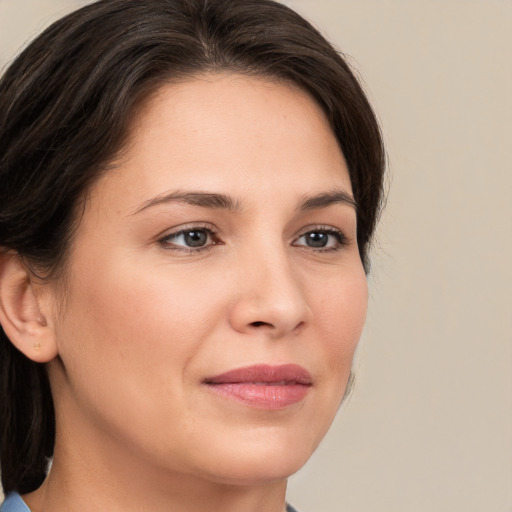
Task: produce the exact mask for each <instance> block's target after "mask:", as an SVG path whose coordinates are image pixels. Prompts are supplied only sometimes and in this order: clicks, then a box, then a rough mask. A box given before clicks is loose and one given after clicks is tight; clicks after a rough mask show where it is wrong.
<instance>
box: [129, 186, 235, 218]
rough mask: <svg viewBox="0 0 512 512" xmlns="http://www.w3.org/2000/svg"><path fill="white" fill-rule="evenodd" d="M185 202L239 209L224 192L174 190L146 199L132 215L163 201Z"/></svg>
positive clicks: (216, 207) (225, 208)
mask: <svg viewBox="0 0 512 512" xmlns="http://www.w3.org/2000/svg"><path fill="white" fill-rule="evenodd" d="M172 202H178V203H185V204H190V205H193V206H201V207H203V208H213V209H222V210H229V211H238V210H240V205H239V203H238V201H234V200H233V199H232V198H231V197H229V196H226V195H224V194H216V193H213V192H200V191H198V192H183V191H179V190H178V191H174V192H170V193H168V194H164V195H161V196H157V197H154V198H152V199H149V200H148V201H144V202H143V203H142V204H141V205H140V206H138V207H137V208H136V209H135V211H134V212H133V214H132V215H135V214H137V213H140V212H142V211H144V210H147V209H148V208H151V207H152V206H156V205H159V204H164V203H172Z"/></svg>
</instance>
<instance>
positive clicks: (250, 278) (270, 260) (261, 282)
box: [232, 240, 308, 336]
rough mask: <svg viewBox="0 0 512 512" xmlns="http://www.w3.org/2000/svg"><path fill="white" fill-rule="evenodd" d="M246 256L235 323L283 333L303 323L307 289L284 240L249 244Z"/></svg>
mask: <svg viewBox="0 0 512 512" xmlns="http://www.w3.org/2000/svg"><path fill="white" fill-rule="evenodd" d="M244 260H245V263H244V264H243V265H242V267H243V269H242V272H243V276H241V278H240V279H241V281H243V282H244V286H242V287H241V292H240V295H239V297H238V301H237V304H236V305H235V308H234V311H233V319H232V320H233V324H234V326H235V327H236V328H237V329H238V330H243V331H254V330H255V329H258V330H266V331H268V332H269V333H272V334H273V335H275V336H282V335H284V334H286V333H287V332H292V331H294V330H295V329H297V328H298V327H299V326H300V325H302V324H303V323H304V322H305V321H306V318H307V315H308V304H307V300H306V296H305V293H304V292H305V290H304V289H303V286H302V283H301V279H300V274H299V273H298V272H297V269H295V268H294V266H293V264H292V261H291V260H290V254H289V251H287V247H286V245H285V244H284V243H283V241H282V240H279V241H274V242H273V243H266V244H257V246H256V247H254V246H253V247H251V248H247V251H246V252H245V254H244Z"/></svg>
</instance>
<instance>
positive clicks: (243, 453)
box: [202, 429, 320, 485]
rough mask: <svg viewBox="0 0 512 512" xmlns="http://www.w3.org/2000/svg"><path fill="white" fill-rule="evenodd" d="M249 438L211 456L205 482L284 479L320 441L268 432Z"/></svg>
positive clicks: (299, 465) (232, 482)
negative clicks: (208, 480)
mask: <svg viewBox="0 0 512 512" xmlns="http://www.w3.org/2000/svg"><path fill="white" fill-rule="evenodd" d="M260 434H264V435H262V436H258V435H254V434H253V435H252V436H249V437H250V438H252V439H247V436H241V437H245V439H238V441H236V442H233V443H230V445H229V446H226V447H224V449H223V450H219V451H218V452H216V453H214V452H213V450H212V451H211V452H210V457H209V460H208V461H205V460H203V461H202V462H203V464H204V463H205V462H206V464H205V465H203V469H206V467H205V466H208V469H207V473H209V479H212V480H215V481H217V482H219V483H224V484H228V485H256V484H260V485H261V484H265V483H270V482H275V481H278V480H284V479H287V478H288V477H289V476H291V475H293V474H294V473H296V472H297V471H298V470H299V469H301V468H302V466H304V464H305V463H306V462H307V461H308V459H309V458H310V457H311V455H312V454H313V452H314V450H315V448H316V447H317V445H318V443H319V442H320V439H318V440H314V441H313V440H312V439H306V438H305V436H304V435H302V436H293V435H291V434H288V435H286V436H284V435H283V432H272V429H269V431H267V432H265V433H262V432H260Z"/></svg>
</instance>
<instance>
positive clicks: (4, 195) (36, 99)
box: [0, 0, 385, 493]
mask: <svg viewBox="0 0 512 512" xmlns="http://www.w3.org/2000/svg"><path fill="white" fill-rule="evenodd" d="M226 70H227V71H232V72H235V73H248V74H254V75H262V76H266V77H270V78H274V79H279V80H284V81H289V82H292V83H294V84H297V85H298V86H300V87H301V88H302V89H304V90H305V91H307V92H308V93H309V94H310V95H311V96H312V97H313V98H315V99H316V101H317V102H318V103H319V104H320V106H321V107H322V108H323V110H324V112H325V114H326V116H327V118H328V120H329V122H330V124H331V127H332V130H333V132H334V133H335V135H336V137H337V139H338V141H339V144H340V147H341V149H342V151H343V154H344V156H345V159H346V161H347V165H348V168H349V173H350V179H351V183H352V188H353V193H354V197H355V200H356V202H357V238H358V244H359V251H360V255H361V259H362V261H363V264H364V265H365V268H366V269H367V270H368V259H367V253H368V245H369V242H370V240H371V237H372V234H373V231H374V228H375V224H376V221H377V217H378V213H379V210H380V204H381V199H382V180H383V172H384V160H385V158H384V149H383V145H382V139H381V134H380V131H379V127H378V124H377V122H376V119H375V116H374V113H373V111H372V109H371V107H370V105H369V103H368V101H367V99H366V97H365V95H364V93H363V91H362V89H361V87H360V85H359V84H358V82H357V80H356V79H355V78H354V75H353V74H352V72H351V71H350V69H349V67H348V65H347V64H346V62H345V60H344V59H343V58H342V56H341V55H340V54H339V53H338V52H336V51H335V50H334V49H333V48H332V46H331V45H330V44H329V43H328V42H327V41H326V40H325V39H324V38H323V37H322V36H321V35H320V34H319V33H318V31H317V30H316V29H315V28H313V27H312V26H311V25H310V24H309V23H308V22H307V21H305V20H304V19H303V18H301V17H300V16H299V15H298V14H296V13H295V12H293V11H292V10H291V9H289V8H287V7H286V6H284V5H282V4H279V3H277V2H274V1H272V0H100V1H98V2H95V3H93V4H91V5H88V6H86V7H84V8H82V9H80V10H78V11H76V12H74V13H72V14H70V15H68V16H66V17H65V18H62V19H61V20H59V21H57V22H56V23H55V24H53V25H52V26H51V27H49V28H48V29H47V30H46V31H45V32H44V33H43V34H42V35H40V36H39V37H38V38H37V39H36V40H35V41H34V42H33V43H32V44H31V45H30V46H29V47H28V48H27V49H26V50H25V51H23V52H22V53H21V55H20V56H19V57H18V58H17V59H16V60H15V61H14V62H13V63H12V65H11V66H10V67H9V68H8V69H7V71H6V72H5V74H4V76H3V77H2V79H1V81H0V184H1V186H0V247H3V248H4V250H12V251H15V252H17V253H18V254H19V255H20V256H22V257H23V258H24V260H25V261H27V262H29V264H30V265H31V267H32V268H34V269H38V270H37V271H38V272H39V273H42V274H45V275H46V276H50V275H52V274H54V273H55V272H57V271H58V270H59V269H61V268H62V265H63V262H64V261H65V255H66V249H67V248H68V246H69V244H70V239H71V234H72V231H73V229H72V228H73V226H74V224H76V222H77V212H76V211H77V205H78V204H79V201H80V198H81V197H83V195H84V193H85V192H86V191H87V189H88V187H90V185H91V184H92V183H93V182H94V180H96V179H97V178H98V176H99V175H100V174H101V173H102V172H108V163H109V161H111V160H112V159H113V158H114V157H115V155H116V153H118V151H119V150H120V149H121V148H122V144H123V142H124V140H125V137H126V132H127V129H128V124H129V121H130V118H131V117H132V116H133V115H134V111H135V107H136V105H137V104H139V103H140V101H141V100H144V99H145V98H147V97H148V96H149V95H150V94H151V93H152V92H153V91H155V90H156V89H157V88H158V87H159V86H161V85H163V84H164V83H166V82H169V81H172V80H176V79H180V78H184V77H188V76H190V77H192V76H194V75H195V74H198V73H204V72H208V71H213V72H214V71H226ZM78 220H79V219H78ZM54 440H55V414H54V410H53V402H52V398H51V393H50V387H49V383H48V378H47V375H46V371H45V367H44V366H43V365H40V364H37V363H34V362H32V361H30V360H29V359H28V358H26V357H25V356H24V355H22V354H21V353H20V352H18V351H17V350H16V349H15V348H14V346H13V345H12V344H11V343H10V342H9V340H8V339H7V337H6V335H5V333H4V332H3V330H2V329H0V461H1V473H2V484H3V488H4V491H5V492H9V491H13V490H16V491H18V492H20V493H27V492H30V491H33V490H35V489H36V488H37V487H39V485H40V484H41V483H42V481H43V480H44V478H45V475H46V467H47V464H48V460H49V459H50V458H51V456H52V454H53V448H54Z"/></svg>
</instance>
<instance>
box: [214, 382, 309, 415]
mask: <svg viewBox="0 0 512 512" xmlns="http://www.w3.org/2000/svg"><path fill="white" fill-rule="evenodd" d="M208 387H209V388H210V389H211V390H212V391H214V392H215V393H217V394H219V395H222V396H225V397H226V398H232V399H234V400H238V401H239V402H243V403H244V404H246V405H249V406H251V407H256V408H260V409H283V408H284V407H288V406H290V405H293V404H296V403H298V402H300V401H302V400H304V398H305V397H306V395H307V394H308V391H309V389H310V386H307V385H304V384H289V385H284V386H277V385H273V384H272V383H269V384H253V383H251V382H237V383H226V384H208Z"/></svg>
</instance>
